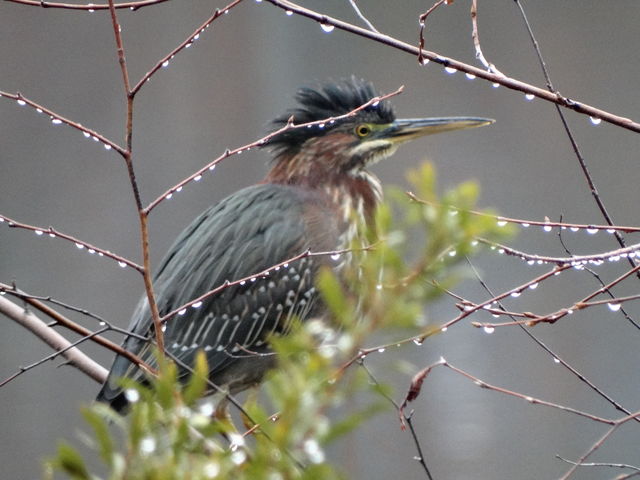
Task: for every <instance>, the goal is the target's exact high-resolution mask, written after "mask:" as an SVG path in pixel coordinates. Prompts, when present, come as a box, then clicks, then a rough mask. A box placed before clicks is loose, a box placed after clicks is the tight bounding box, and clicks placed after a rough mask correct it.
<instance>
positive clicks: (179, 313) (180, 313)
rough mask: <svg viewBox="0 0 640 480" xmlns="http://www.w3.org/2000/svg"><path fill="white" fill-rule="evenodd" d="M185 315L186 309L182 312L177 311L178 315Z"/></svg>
mask: <svg viewBox="0 0 640 480" xmlns="http://www.w3.org/2000/svg"><path fill="white" fill-rule="evenodd" d="M185 313H187V309H186V308H183V309H182V310H180V311H178V315H184V314H185Z"/></svg>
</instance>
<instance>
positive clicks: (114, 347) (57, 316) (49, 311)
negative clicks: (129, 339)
mask: <svg viewBox="0 0 640 480" xmlns="http://www.w3.org/2000/svg"><path fill="white" fill-rule="evenodd" d="M0 298H1V297H0ZM3 300H5V301H7V302H9V303H12V302H10V301H9V300H8V299H5V298H3ZM22 300H23V301H24V302H26V303H28V304H29V305H31V306H32V307H34V308H36V309H37V310H39V311H40V312H42V313H43V314H45V315H46V316H48V317H49V318H52V319H53V320H55V322H56V324H57V325H60V326H62V327H64V328H67V329H69V330H71V331H72V332H75V333H77V334H78V335H81V336H83V337H87V336H90V335H91V334H92V333H93V332H92V331H91V330H89V329H88V328H85V327H83V326H82V325H78V324H77V323H75V322H73V321H72V320H70V319H68V318H67V317H65V316H64V315H62V314H61V313H60V312H57V311H56V310H54V309H53V308H51V307H49V306H48V305H46V304H44V303H42V302H41V301H39V300H35V299H33V298H29V297H22ZM14 312H15V311H14V310H11V311H10V313H14ZM4 313H5V315H7V316H8V317H9V318H11V319H12V320H15V321H19V318H18V317H15V316H12V315H10V314H9V313H7V312H4ZM45 325H46V324H45ZM107 326H108V325H107ZM47 328H48V330H39V333H38V336H41V338H43V336H46V335H47V334H48V333H47V332H53V333H57V332H55V330H53V329H52V328H50V327H49V325H47ZM110 328H112V327H110ZM53 336H54V335H53V334H52V338H53ZM43 339H44V338H43ZM91 340H92V341H93V342H95V343H97V344H99V345H102V346H103V347H106V348H108V349H109V350H111V351H112V352H115V353H117V354H118V355H120V356H122V357H125V358H126V359H127V360H129V361H130V362H131V363H134V364H135V365H137V366H138V367H140V368H142V369H143V370H145V371H146V372H148V373H150V374H152V375H154V374H155V370H154V369H153V368H152V367H151V366H149V365H148V364H146V363H145V362H144V361H143V360H142V359H140V358H139V357H138V356H137V355H135V354H133V353H131V352H129V351H128V350H125V349H124V348H122V347H121V346H120V345H118V344H117V343H114V342H112V341H111V340H107V339H106V338H104V337H101V336H95V337H92V338H91ZM45 341H47V340H45Z"/></svg>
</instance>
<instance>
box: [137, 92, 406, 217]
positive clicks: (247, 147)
mask: <svg viewBox="0 0 640 480" xmlns="http://www.w3.org/2000/svg"><path fill="white" fill-rule="evenodd" d="M403 89H404V87H403V86H401V87H400V88H398V89H397V90H395V91H393V92H391V93H387V94H386V95H380V96H378V97H374V98H372V99H370V100H369V101H368V102H366V103H364V104H362V105H360V106H359V107H358V108H355V109H353V110H351V111H350V112H347V113H345V114H343V115H339V116H336V117H329V118H325V119H322V120H316V121H313V122H307V123H301V124H297V125H296V124H294V123H293V122H294V120H295V119H294V118H293V117H291V118H290V119H289V121H288V122H287V124H286V125H285V126H284V127H282V128H280V129H278V130H276V131H275V132H272V133H270V134H268V135H266V136H264V137H262V138H260V139H258V140H256V141H254V142H252V143H248V144H246V145H243V146H242V147H238V148H235V149H233V150H226V151H225V152H224V153H223V154H222V155H220V156H219V157H217V158H216V159H215V160H213V161H211V162H209V163H208V164H206V165H205V166H204V167H202V168H200V169H199V170H197V171H196V172H194V173H192V174H191V175H189V176H188V177H187V178H185V179H183V180H181V181H180V182H178V183H177V184H175V185H174V186H172V187H171V188H169V189H168V190H166V191H165V192H164V193H163V194H162V195H160V196H159V197H158V198H156V199H155V200H153V201H152V202H151V203H150V204H149V205H147V206H146V208H145V212H147V213H150V212H151V210H153V209H154V208H155V207H157V206H158V204H159V203H161V202H162V201H164V200H168V199H170V198H171V197H172V196H173V195H174V194H175V193H179V192H181V191H182V189H183V187H184V186H185V185H186V184H188V183H190V182H198V181H200V180H201V179H202V176H203V175H204V174H205V173H207V172H211V171H213V170H214V169H215V167H216V165H218V164H219V163H220V162H222V161H223V160H225V159H227V158H229V157H231V156H232V155H239V154H241V153H242V152H246V151H247V150H251V149H252V148H255V147H261V146H263V145H265V144H266V143H267V142H268V141H269V140H270V139H271V138H273V137H275V136H276V135H279V134H281V133H282V132H285V131H287V130H291V129H297V128H307V127H311V126H314V125H324V124H330V123H334V122H336V121H338V120H342V119H345V118H349V117H352V116H354V115H356V114H357V113H358V112H359V111H361V110H364V109H365V108H367V107H369V106H370V105H373V104H376V103H378V102H381V101H383V100H386V99H387V98H390V97H393V96H396V95H400V94H401V93H402V91H403Z"/></svg>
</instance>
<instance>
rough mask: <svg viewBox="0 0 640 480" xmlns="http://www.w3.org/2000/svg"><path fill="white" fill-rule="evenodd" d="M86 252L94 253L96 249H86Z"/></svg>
mask: <svg viewBox="0 0 640 480" xmlns="http://www.w3.org/2000/svg"><path fill="white" fill-rule="evenodd" d="M87 252H89V253H90V254H91V255H93V254H94V253H96V251H95V250H94V249H93V248H90V249H89V250H87Z"/></svg>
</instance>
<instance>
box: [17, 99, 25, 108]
mask: <svg viewBox="0 0 640 480" xmlns="http://www.w3.org/2000/svg"><path fill="white" fill-rule="evenodd" d="M16 102H18V105H20V106H21V107H24V106H25V105H26V104H27V102H25V101H24V100H22V99H21V98H19V99H18V100H16Z"/></svg>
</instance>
